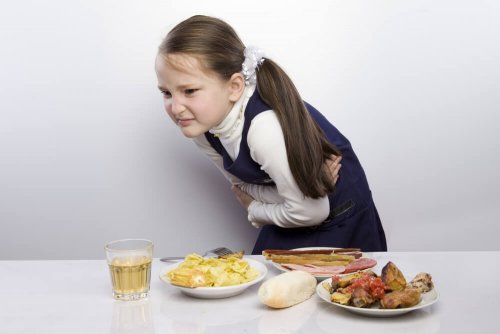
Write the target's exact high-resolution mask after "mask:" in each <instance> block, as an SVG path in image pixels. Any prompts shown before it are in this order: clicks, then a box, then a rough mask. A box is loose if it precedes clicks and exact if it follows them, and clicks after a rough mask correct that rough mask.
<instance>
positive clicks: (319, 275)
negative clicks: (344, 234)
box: [270, 247, 366, 281]
mask: <svg viewBox="0 0 500 334" xmlns="http://www.w3.org/2000/svg"><path fill="white" fill-rule="evenodd" d="M316 249H331V250H332V251H333V250H334V249H338V248H336V247H303V248H294V249H291V250H316ZM363 257H366V256H364V255H363ZM270 262H271V264H272V265H273V266H274V267H275V268H277V269H278V270H281V271H293V270H292V269H288V268H285V267H283V266H282V265H281V264H279V263H276V262H273V261H270ZM312 275H313V276H314V277H316V279H317V280H318V281H320V280H324V279H326V278H331V277H332V276H333V274H312ZM337 275H341V274H337Z"/></svg>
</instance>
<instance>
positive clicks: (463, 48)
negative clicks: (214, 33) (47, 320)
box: [0, 0, 500, 260]
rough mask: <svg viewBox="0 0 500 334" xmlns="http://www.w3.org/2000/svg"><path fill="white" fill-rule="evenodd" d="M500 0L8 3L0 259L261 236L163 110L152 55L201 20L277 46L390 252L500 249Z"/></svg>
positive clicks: (194, 246)
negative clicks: (170, 35) (341, 148)
mask: <svg viewBox="0 0 500 334" xmlns="http://www.w3.org/2000/svg"><path fill="white" fill-rule="evenodd" d="M499 7H500V5H499V2H498V1H494V0H491V1H484V0H483V1H479V0H475V1H473V0H470V1H459V0H454V1H453V0H448V1H431V0H428V1H373V0H367V1H347V0H346V1H315V2H298V3H297V2H289V1H285V0H281V1H261V0H256V1H252V2H250V3H246V4H245V3H239V2H238V3H236V2H234V1H200V0H191V1H165V0H162V1H160V0H147V1H131V0H113V1H109V0H107V1H101V0H70V1H63V0H46V1H42V2H40V1H35V0H31V1H26V0H25V1H17V2H7V1H4V2H2V4H1V5H0V27H1V29H0V37H1V41H2V42H1V46H0V51H1V52H0V71H1V76H0V223H1V227H2V229H1V233H0V260H5V259H87V258H89V259H93V258H103V245H104V243H105V242H106V241H109V240H114V239H119V238H126V237H141V238H149V239H152V240H153V241H154V242H155V244H156V250H155V256H163V255H184V254H186V253H189V252H193V251H196V252H202V251H203V250H205V249H208V248H212V247H214V246H219V245H225V246H229V247H231V248H234V249H235V250H238V249H244V250H246V251H247V252H250V251H251V249H252V246H253V243H254V241H255V238H256V236H257V234H258V230H256V229H254V228H253V227H251V226H250V224H249V223H248V222H247V220H246V212H245V210H244V209H243V208H241V207H240V205H239V203H238V202H237V201H236V199H235V198H234V196H233V195H232V193H231V191H230V186H229V184H228V183H227V182H226V181H225V179H224V178H223V177H222V175H220V173H219V172H218V171H217V170H216V168H215V167H214V166H213V165H212V164H211V162H210V161H209V160H208V159H207V158H205V157H204V156H203V155H201V154H200V153H199V152H198V151H197V148H196V147H195V146H194V144H193V143H192V142H190V141H189V140H188V139H186V138H184V137H183V136H182V135H181V133H180V131H179V130H178V129H177V128H176V126H175V125H174V124H172V123H171V121H170V120H169V119H168V117H167V115H166V113H165V112H164V111H163V106H162V100H161V95H160V93H159V92H158V90H157V88H156V84H157V83H156V76H155V73H154V57H155V54H156V50H157V46H158V44H159V43H160V41H161V39H162V38H163V37H164V35H165V34H166V33H167V32H168V31H169V30H170V29H171V28H172V27H173V26H174V25H175V24H176V23H178V22H179V21H181V20H183V19H185V18H187V17H189V16H191V15H194V14H206V15H213V16H217V17H220V18H222V19H224V20H226V21H227V22H228V23H230V24H231V25H233V27H234V28H235V29H236V31H237V32H238V33H239V34H240V37H241V38H242V40H243V41H244V43H246V44H247V45H256V46H259V47H261V48H262V49H264V51H265V52H266V54H267V56H268V57H270V58H273V59H274V60H275V61H277V62H278V63H279V64H280V65H282V67H283V68H284V69H285V70H286V71H287V72H288V73H289V75H290V76H291V77H292V78H293V79H294V81H295V83H296V85H297V87H298V88H299V90H300V91H301V93H302V96H303V98H304V99H305V100H307V101H308V102H310V103H311V104H313V105H314V106H316V107H317V108H318V109H319V110H321V111H322V112H323V113H324V114H325V115H326V116H327V117H328V118H329V119H330V120H331V121H332V122H333V123H334V124H335V125H336V126H337V127H338V128H339V129H340V130H341V131H342V132H343V133H344V134H345V135H346V136H347V137H348V138H349V139H350V140H351V143H352V144H353V147H354V149H355V150H356V152H357V154H358V156H359V158H360V160H361V162H362V163H363V165H364V168H365V171H366V173H367V175H368V179H369V182H370V185H371V188H372V192H373V195H374V198H375V202H376V204H377V206H378V209H379V213H380V215H381V217H382V220H383V224H384V226H385V229H386V234H387V237H388V244H389V250H392V251H413V250H419V251H431V250H451V251H453V250H500V244H499V243H498V242H497V239H498V237H499V236H500V218H499V217H500V212H499V209H498V208H499V205H498V202H499V200H500V195H499V189H500V181H499V177H498V171H499V170H500V158H499V155H498V153H497V147H496V146H497V144H498V143H499V138H500V135H499V133H498V130H499V127H500V126H499V124H500V122H499V118H500V116H499V105H500V94H499V92H500V80H499V78H500V75H499V74H500V67H499V66H498V60H499V59H500V43H499V42H498V41H499V40H500V33H499V32H500V8H499Z"/></svg>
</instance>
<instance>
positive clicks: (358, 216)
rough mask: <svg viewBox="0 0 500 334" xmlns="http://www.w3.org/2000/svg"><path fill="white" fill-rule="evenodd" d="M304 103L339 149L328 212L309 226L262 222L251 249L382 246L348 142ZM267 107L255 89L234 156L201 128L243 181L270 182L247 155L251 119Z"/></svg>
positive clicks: (384, 246)
mask: <svg viewBox="0 0 500 334" xmlns="http://www.w3.org/2000/svg"><path fill="white" fill-rule="evenodd" d="M306 107H307V109H308V110H309V112H310V114H311V116H312V118H313V119H314V120H315V121H316V122H317V123H318V125H319V126H320V127H321V128H322V129H323V131H324V133H325V134H326V136H327V138H328V140H329V141H330V142H331V143H333V144H334V145H335V146H336V147H337V148H338V149H339V150H340V151H341V152H342V167H341V169H340V172H339V178H338V180H337V183H336V184H335V190H334V191H333V192H332V193H331V194H329V196H328V199H329V202H330V214H329V216H328V217H327V219H326V220H325V221H324V222H322V223H321V224H319V225H316V226H312V227H298V228H282V227H279V226H276V225H265V226H263V227H262V230H261V232H260V234H259V236H258V238H257V241H256V243H255V246H254V249H253V251H252V254H261V253H262V250H264V249H291V248H299V247H342V248H351V247H355V248H361V250H362V251H364V252H374V251H386V250H387V244H386V239H385V233H384V229H383V227H382V223H381V221H380V217H379V215H378V213H377V209H376V207H375V204H374V203H373V199H372V195H371V191H370V188H369V186H368V182H367V179H366V176H365V173H364V171H363V168H362V166H361V164H360V162H359V160H358V158H357V157H356V154H355V153H354V151H353V149H352V147H351V144H350V143H349V141H348V140H347V138H345V137H344V136H343V135H342V134H341V133H340V132H339V131H338V130H337V129H336V128H335V127H334V126H333V125H332V124H331V123H330V122H329V121H328V120H327V119H326V118H325V117H324V116H323V115H322V114H321V113H320V112H319V111H318V110H316V109H315V108H314V107H312V106H311V105H309V104H307V103H306ZM270 109H271V108H270V107H269V106H267V105H266V104H265V103H264V102H263V101H262V99H261V98H260V96H259V94H258V92H257V90H256V91H255V93H254V94H253V95H252V97H251V98H250V100H249V101H248V104H247V107H246V109H245V123H244V126H243V133H242V138H241V144H240V151H239V154H238V157H237V158H236V159H235V160H234V161H233V160H232V159H231V157H230V156H229V154H228V153H227V152H226V150H225V149H224V146H223V145H222V143H221V142H220V141H219V139H218V138H216V137H215V136H214V135H212V134H211V133H209V132H207V133H205V137H206V138H207V140H208V142H209V143H210V145H212V147H213V148H214V149H215V150H216V151H217V152H218V153H219V154H220V155H222V157H223V161H224V169H225V170H226V171H228V172H229V173H231V174H233V175H234V176H236V177H238V178H239V179H240V180H242V181H244V182H247V183H252V184H260V185H269V186H272V185H274V183H273V181H272V180H271V179H270V178H269V175H267V174H266V173H265V172H264V171H263V170H261V169H260V167H261V166H260V165H259V164H258V163H256V162H255V161H253V160H252V158H251V156H250V149H249V147H248V143H247V134H248V129H249V127H250V124H251V122H252V119H253V118H254V117H255V116H256V115H258V114H259V113H261V112H264V111H267V110H270Z"/></svg>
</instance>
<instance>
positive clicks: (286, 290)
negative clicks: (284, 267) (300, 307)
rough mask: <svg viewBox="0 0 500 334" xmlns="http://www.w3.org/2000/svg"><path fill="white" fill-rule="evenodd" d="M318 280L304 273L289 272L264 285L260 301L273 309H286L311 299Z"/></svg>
mask: <svg viewBox="0 0 500 334" xmlns="http://www.w3.org/2000/svg"><path fill="white" fill-rule="evenodd" d="M316 283H317V282H316V278H315V277H314V276H312V275H311V274H309V273H306V272H304V271H289V272H286V273H283V274H280V275H278V276H275V277H273V278H270V279H269V280H267V281H265V282H264V283H262V285H261V286H260V288H259V291H258V296H259V300H260V301H261V302H262V303H263V304H265V305H267V306H269V307H272V308H285V307H290V306H293V305H296V304H298V303H301V302H303V301H305V300H307V299H309V298H310V297H311V296H312V295H313V294H314V291H315V290H316Z"/></svg>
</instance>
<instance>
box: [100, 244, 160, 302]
mask: <svg viewBox="0 0 500 334" xmlns="http://www.w3.org/2000/svg"><path fill="white" fill-rule="evenodd" d="M106 257H107V260H108V267H109V273H110V275H111V283H112V285H113V296H114V298H115V299H120V300H138V299H143V298H146V297H147V296H148V293H149V285H150V282H151V260H152V258H153V243H152V242H151V241H149V240H144V239H124V240H117V241H113V242H110V243H108V244H107V245H106Z"/></svg>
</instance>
